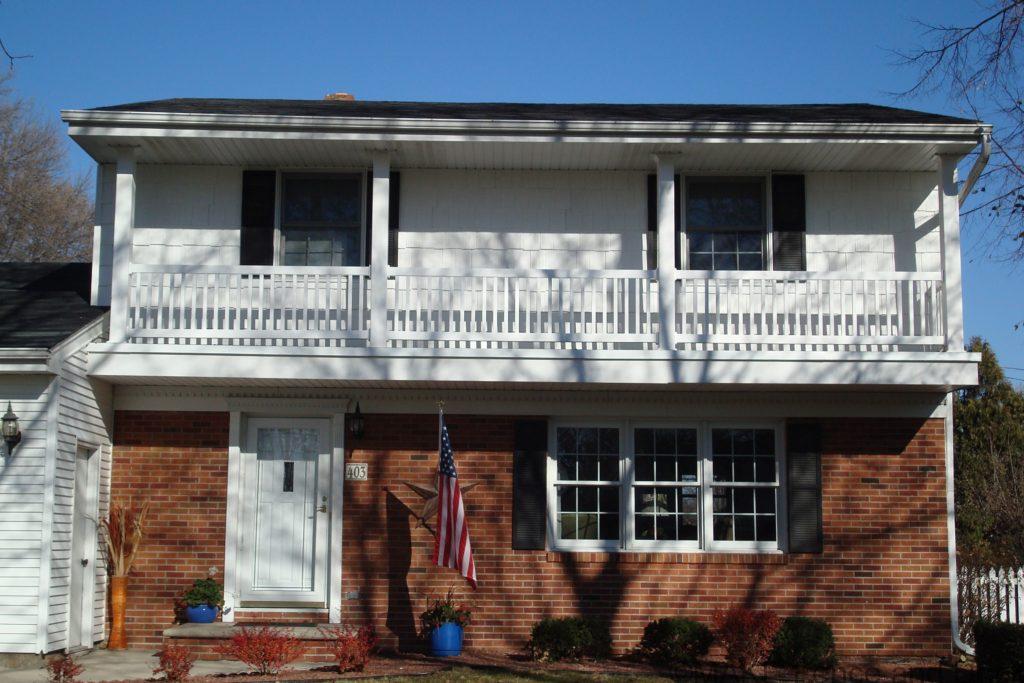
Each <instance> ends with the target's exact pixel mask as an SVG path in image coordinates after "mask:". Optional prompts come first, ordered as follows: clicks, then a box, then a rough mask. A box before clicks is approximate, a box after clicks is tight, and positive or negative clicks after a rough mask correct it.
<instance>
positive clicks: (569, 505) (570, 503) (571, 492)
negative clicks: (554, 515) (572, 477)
mask: <svg viewBox="0 0 1024 683" xmlns="http://www.w3.org/2000/svg"><path fill="white" fill-rule="evenodd" d="M558 509H559V510H561V511H562V512H576V488H575V487H573V486H562V487H560V488H559V489H558Z"/></svg>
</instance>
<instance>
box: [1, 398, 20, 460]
mask: <svg viewBox="0 0 1024 683" xmlns="http://www.w3.org/2000/svg"><path fill="white" fill-rule="evenodd" d="M2 431H3V435H4V443H6V444H7V455H9V456H10V455H13V454H14V447H15V446H17V445H18V444H19V443H21V429H19V428H18V416H17V415H15V414H14V411H13V410H12V409H11V402H10V401H8V402H7V412H6V413H4V417H3V427H2Z"/></svg>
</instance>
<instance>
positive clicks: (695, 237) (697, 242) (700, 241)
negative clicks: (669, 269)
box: [687, 232, 711, 253]
mask: <svg viewBox="0 0 1024 683" xmlns="http://www.w3.org/2000/svg"><path fill="white" fill-rule="evenodd" d="M687 241H688V242H689V245H690V252H691V253H692V252H706V253H710V252H711V233H710V232H694V233H692V234H690V235H688V236H687Z"/></svg>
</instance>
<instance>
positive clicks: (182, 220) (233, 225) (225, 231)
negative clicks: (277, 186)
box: [132, 165, 242, 265]
mask: <svg viewBox="0 0 1024 683" xmlns="http://www.w3.org/2000/svg"><path fill="white" fill-rule="evenodd" d="M241 221H242V171H241V169H239V168H231V167H223V166H147V165H140V166H139V167H138V169H137V171H136V175H135V231H134V234H133V249H132V261H133V262H134V263H146V264H175V265H179V264H203V265H237V264H238V258H239V244H240V235H241V231H240V225H241Z"/></svg>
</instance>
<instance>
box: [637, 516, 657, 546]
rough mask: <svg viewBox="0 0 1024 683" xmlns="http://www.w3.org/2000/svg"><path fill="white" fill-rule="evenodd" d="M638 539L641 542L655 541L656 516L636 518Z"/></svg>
mask: <svg viewBox="0 0 1024 683" xmlns="http://www.w3.org/2000/svg"><path fill="white" fill-rule="evenodd" d="M636 537H637V540H640V541H653V540H654V516H653V515H637V516H636Z"/></svg>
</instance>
